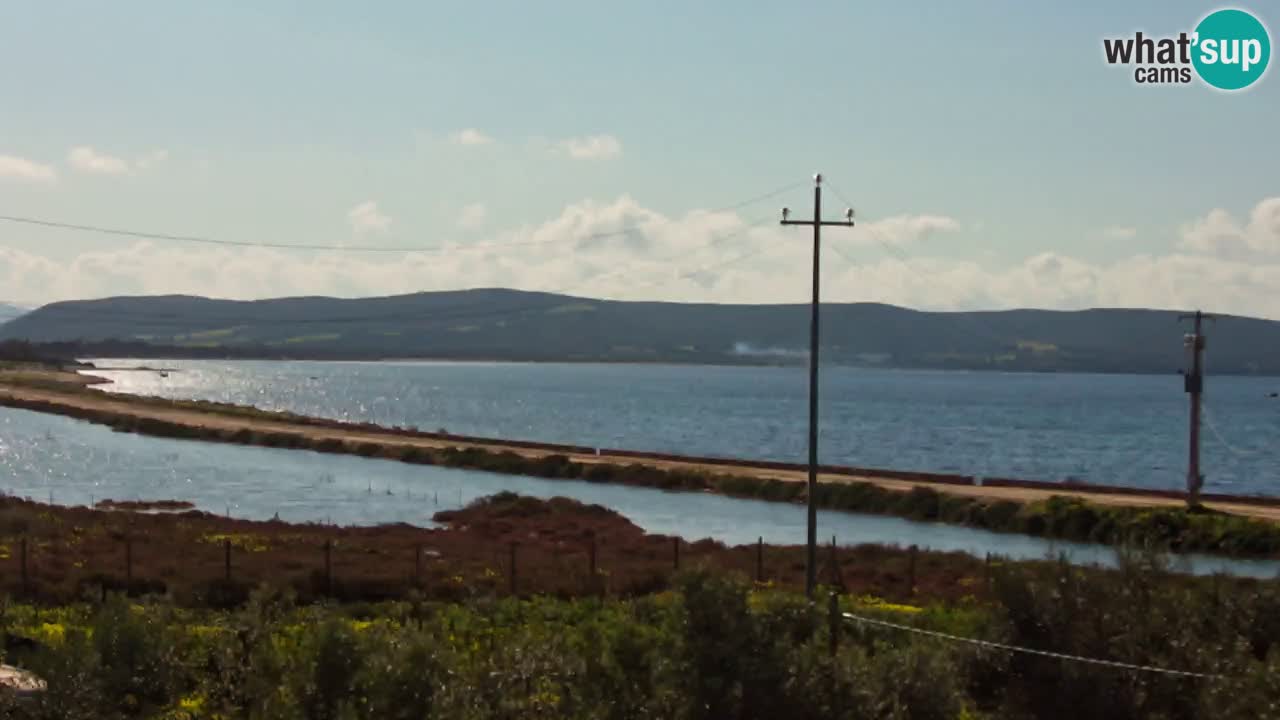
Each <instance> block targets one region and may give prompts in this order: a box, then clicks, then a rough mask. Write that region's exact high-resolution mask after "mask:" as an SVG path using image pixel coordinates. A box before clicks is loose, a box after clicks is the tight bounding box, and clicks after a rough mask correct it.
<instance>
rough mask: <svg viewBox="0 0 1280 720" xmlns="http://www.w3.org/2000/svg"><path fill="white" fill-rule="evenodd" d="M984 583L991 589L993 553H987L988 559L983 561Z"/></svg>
mask: <svg viewBox="0 0 1280 720" xmlns="http://www.w3.org/2000/svg"><path fill="white" fill-rule="evenodd" d="M982 582H983V584H984V585H986V586H987V589H988V590H990V589H991V553H987V556H986V559H985V560H983V561H982Z"/></svg>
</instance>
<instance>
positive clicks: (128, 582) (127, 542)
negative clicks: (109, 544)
mask: <svg viewBox="0 0 1280 720" xmlns="http://www.w3.org/2000/svg"><path fill="white" fill-rule="evenodd" d="M124 587H125V590H124V594H125V595H129V594H131V593H132V592H133V538H130V537H126V538H125V539H124Z"/></svg>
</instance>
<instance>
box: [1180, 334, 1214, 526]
mask: <svg viewBox="0 0 1280 720" xmlns="http://www.w3.org/2000/svg"><path fill="white" fill-rule="evenodd" d="M1178 319H1179V320H1180V321H1181V320H1193V321H1195V330H1194V331H1193V332H1192V333H1191V334H1190V335H1185V336H1183V345H1184V346H1185V347H1186V348H1188V349H1189V350H1191V370H1190V371H1189V372H1186V373H1184V380H1183V386H1184V389H1185V390H1186V392H1187V393H1188V394H1190V395H1191V431H1190V438H1189V443H1188V447H1187V505H1196V504H1198V503H1199V502H1200V487H1201V486H1202V485H1204V475H1202V474H1201V473H1200V394H1201V393H1203V392H1204V360H1203V355H1204V347H1205V338H1204V333H1203V331H1202V324H1203V321H1204V320H1212V319H1213V316H1212V315H1206V314H1204V313H1202V312H1200V311H1199V310H1197V311H1195V313H1194V314H1187V315H1179V316H1178Z"/></svg>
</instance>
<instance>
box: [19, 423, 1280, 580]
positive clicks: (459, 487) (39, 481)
mask: <svg viewBox="0 0 1280 720" xmlns="http://www.w3.org/2000/svg"><path fill="white" fill-rule="evenodd" d="M0 490H3V491H4V492H6V493H9V494H12V495H16V496H19V497H30V498H32V499H35V500H45V501H48V500H52V501H54V502H57V503H61V504H68V505H88V504H90V503H92V502H94V501H96V500H101V499H104V498H113V499H128V500H133V499H148V500H155V499H169V498H178V499H185V500H189V501H191V502H193V503H195V505H196V506H197V507H198V508H199V509H201V510H205V511H208V512H214V513H229V514H231V515H233V516H235V517H243V518H250V519H258V520H265V519H268V518H271V517H272V516H275V515H278V516H279V517H280V518H281V519H283V520H289V521H295V522H334V523H339V524H360V525H367V524H377V523H386V522H406V523H411V524H415V525H420V526H430V525H432V521H431V516H432V515H433V514H434V513H435V512H437V511H438V510H443V509H449V508H456V507H460V506H461V505H463V504H465V503H468V502H470V501H472V500H474V499H476V498H478V497H482V496H485V495H491V494H493V493H496V492H499V491H502V490H511V491H515V492H519V493H523V494H526V495H532V496H536V497H552V496H556V495H561V496H566V497H572V498H576V499H578V500H581V501H583V502H588V503H598V504H601V505H605V506H607V507H610V508H613V509H615V510H617V511H618V512H620V513H622V514H623V515H625V516H627V517H628V518H630V519H631V520H632V521H633V522H635V523H636V524H637V525H640V526H641V527H643V528H645V529H646V530H648V531H650V532H654V533H663V534H670V535H680V536H682V537H684V538H686V539H689V540H697V539H701V538H712V539H715V540H719V541H721V542H725V543H729V544H747V543H752V542H755V540H756V538H757V537H762V538H764V540H765V541H766V542H770V543H781V544H801V543H803V542H804V537H805V513H804V508H803V507H801V506H799V505H790V504H782V503H766V502H760V501H753V500H740V499H734V498H726V497H720V496H717V495H711V494H705V493H671V492H663V491H660V490H653V489H649V488H632V487H625V486H616V485H615V486H611V485H600V484H593V483H586V482H577V481H569V480H543V479H539V478H527V477H520V476H511V475H494V474H489V473H480V472H472V471H465V470H456V469H451V468H441V467H434V466H423V465H410V464H406V463H399V462H394V461H389V460H373V459H365V458H360V457H355V456H344V455H327V454H320V453H314V452H310V451H302V450H279V449H271V448H259V447H247V446H240V445H225V444H220V443H206V442H200V441H194V440H170V439H163V438H152V437H145V436H141V435H133V434H129V433H117V432H113V431H112V430H110V429H109V428H107V427H105V426H101V425H92V424H90V423H87V422H82V421H79V420H73V419H70V418H65V417H61V416H56V415H45V414H41V413H35V412H29V411H25V410H13V409H9V408H0ZM818 529H819V534H820V536H821V537H823V538H826V537H830V536H832V535H834V536H836V537H837V539H838V541H839V542H840V543H841V544H856V543H864V542H878V543H887V544H898V545H904V546H905V545H910V544H916V545H919V546H921V547H925V548H932V549H937V550H957V551H963V552H968V553H971V554H974V555H979V556H981V555H983V554H984V553H987V552H991V553H996V554H1000V555H1004V556H1007V557H1013V558H1043V557H1047V556H1048V555H1049V554H1051V553H1061V554H1065V555H1067V556H1068V557H1069V558H1070V559H1071V560H1072V561H1074V562H1080V563H1092V564H1104V565H1105V564H1111V563H1112V562H1114V559H1115V556H1114V552H1113V551H1111V550H1109V549H1107V548H1104V547H1101V546H1098V545H1089V544H1082V543H1062V542H1058V543H1053V542H1047V541H1044V540H1040V539H1037V538H1032V537H1024V536H1020V535H998V534H995V533H989V532H985V531H981V530H975V529H970V528H963V527H954V526H948V525H942V524H937V523H920V522H912V521H908V520H902V519H899V518H892V517H879V516H870V515H857V514H851V513H840V512H823V513H820V515H819V526H818ZM1174 567H1175V568H1177V569H1180V570H1184V571H1188V572H1196V573H1206V572H1216V571H1227V572H1232V573H1235V574H1241V575H1249V576H1253V577H1274V576H1276V574H1277V572H1278V571H1280V563H1277V562H1275V561H1233V560H1227V559H1224V558H1213V557H1205V556H1181V557H1178V558H1177V559H1176V561H1175V565H1174Z"/></svg>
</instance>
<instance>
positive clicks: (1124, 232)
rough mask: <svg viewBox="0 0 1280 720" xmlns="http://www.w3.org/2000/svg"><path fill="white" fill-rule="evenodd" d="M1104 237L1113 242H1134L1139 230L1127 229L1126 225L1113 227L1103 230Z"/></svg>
mask: <svg viewBox="0 0 1280 720" xmlns="http://www.w3.org/2000/svg"><path fill="white" fill-rule="evenodd" d="M1102 234H1103V236H1104V237H1108V238H1111V239H1112V240H1132V239H1133V238H1135V237H1137V236H1138V228H1135V227H1127V226H1124V225H1112V226H1110V227H1106V228H1103V229H1102Z"/></svg>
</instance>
